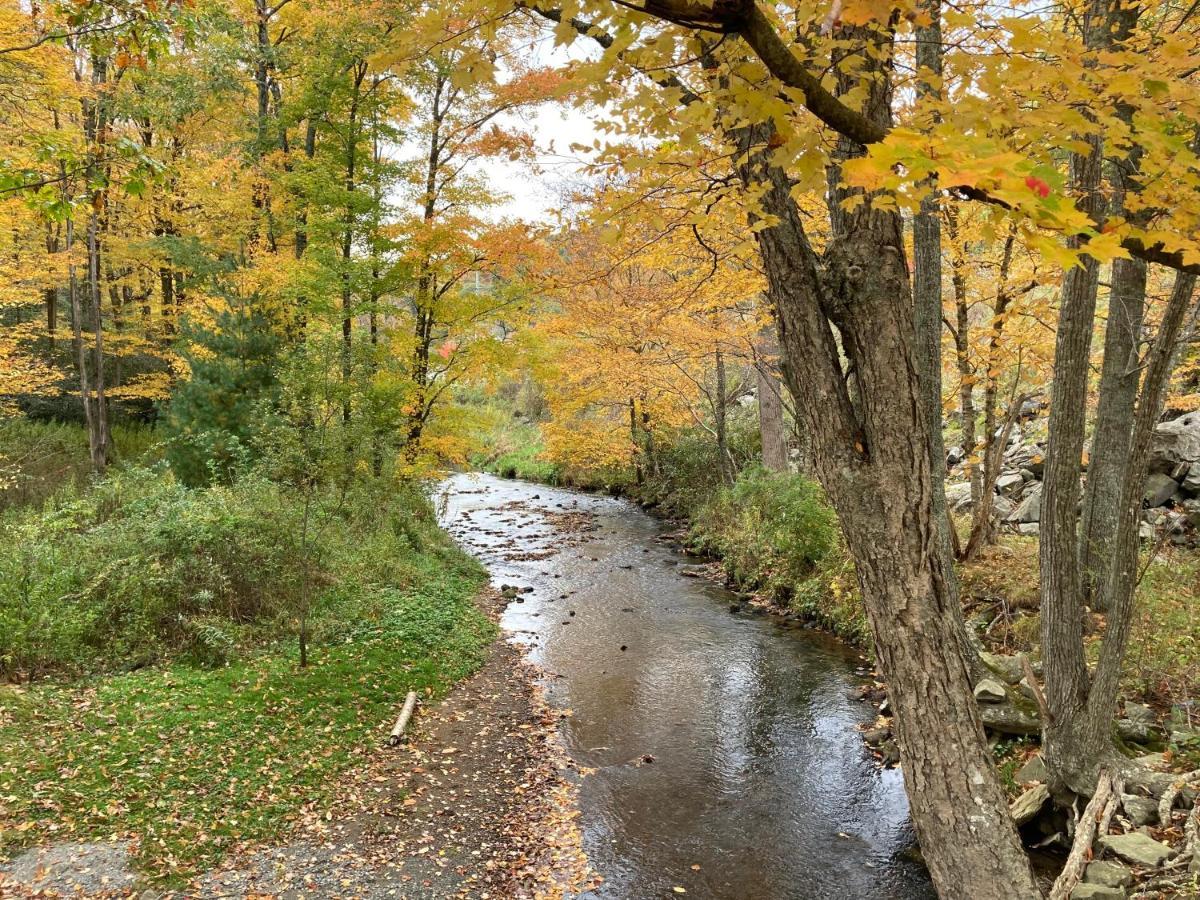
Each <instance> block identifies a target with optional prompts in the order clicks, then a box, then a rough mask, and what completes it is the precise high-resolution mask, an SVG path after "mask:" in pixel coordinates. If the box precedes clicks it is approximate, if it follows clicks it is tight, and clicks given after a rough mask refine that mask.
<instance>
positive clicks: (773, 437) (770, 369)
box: [754, 325, 788, 472]
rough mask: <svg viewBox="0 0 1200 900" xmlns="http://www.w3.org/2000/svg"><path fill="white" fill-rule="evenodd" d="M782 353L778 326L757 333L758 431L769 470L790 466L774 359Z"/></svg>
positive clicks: (755, 356) (779, 469)
mask: <svg viewBox="0 0 1200 900" xmlns="http://www.w3.org/2000/svg"><path fill="white" fill-rule="evenodd" d="M778 353H779V342H778V340H777V338H776V337H775V329H774V328H773V327H772V326H770V325H767V326H764V327H763V329H762V330H761V331H760V332H759V333H758V342H757V346H756V347H755V353H754V373H755V378H756V381H757V389H758V390H757V393H758V430H759V435H760V436H761V438H762V463H763V468H765V469H767V470H768V471H770V472H786V471H787V469H788V448H787V438H786V434H785V431H784V421H783V398H782V397H781V396H780V394H779V392H780V391H781V390H782V389H783V388H782V385H781V384H780V383H779V378H778V377H777V375H776V371H775V366H774V365H772V363H771V360H772V359H774V358H775V356H776V355H777V354H778Z"/></svg>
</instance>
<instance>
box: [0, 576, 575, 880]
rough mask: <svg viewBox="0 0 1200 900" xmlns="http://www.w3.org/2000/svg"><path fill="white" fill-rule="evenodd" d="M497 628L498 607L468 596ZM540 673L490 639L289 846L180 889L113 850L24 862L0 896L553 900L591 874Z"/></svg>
mask: <svg viewBox="0 0 1200 900" xmlns="http://www.w3.org/2000/svg"><path fill="white" fill-rule="evenodd" d="M479 603H480V605H481V606H482V607H483V608H484V611H485V612H486V613H487V614H488V615H489V616H490V617H491V618H492V619H493V620H495V619H498V617H499V615H500V612H501V611H502V610H503V606H504V603H505V601H504V600H503V599H502V598H501V597H500V596H499V595H498V594H496V593H495V592H493V591H488V592H485V593H484V594H483V595H482V596H481V597H480V598H479ZM537 676H538V673H537V672H536V670H534V669H533V667H531V666H530V665H528V664H527V663H526V662H525V661H524V660H523V658H522V654H521V651H520V649H519V648H516V647H514V646H512V645H511V644H509V643H508V642H507V641H506V640H505V638H504V636H503V635H502V636H500V637H499V638H498V639H497V640H496V641H495V642H494V644H493V645H492V647H491V650H490V654H489V656H488V659H487V661H486V662H485V663H484V665H483V667H482V668H481V669H480V670H479V671H478V672H477V673H476V674H475V675H473V676H472V677H470V678H468V679H466V680H465V681H463V682H461V683H460V684H458V685H456V686H455V687H454V688H453V689H452V690H451V692H450V693H449V694H448V695H447V696H446V697H445V698H444V699H443V700H442V701H441V702H439V703H437V704H435V705H432V706H430V707H428V708H418V713H417V715H416V716H415V717H414V719H413V722H412V724H411V725H410V731H411V738H410V741H409V742H408V743H406V744H403V745H401V746H399V747H395V748H391V747H387V746H380V747H378V748H377V749H376V750H375V751H374V752H373V753H372V754H371V755H370V758H369V761H368V762H367V763H366V764H365V765H363V766H360V767H358V768H356V769H353V770H351V771H350V772H348V773H346V774H345V775H344V776H343V777H342V778H341V779H340V780H339V783H338V785H337V786H336V788H335V791H334V798H333V800H332V802H330V803H328V804H325V805H324V807H323V808H324V809H326V810H328V812H326V813H324V814H322V813H320V812H319V811H317V810H315V809H314V810H312V811H310V812H309V813H308V814H307V815H306V817H305V818H304V819H303V820H302V822H301V823H300V825H299V827H298V828H297V829H296V831H295V832H294V833H293V835H292V838H291V840H290V841H289V843H287V844H285V845H282V846H277V847H271V848H265V849H255V850H252V851H247V852H246V853H244V854H241V855H235V856H234V857H233V858H232V859H231V860H230V862H229V863H228V864H227V866H226V867H225V868H223V869H221V870H220V871H218V872H214V873H211V874H209V875H206V876H205V877H203V878H201V879H199V880H198V881H197V882H195V883H194V884H192V885H191V886H189V887H188V888H187V889H185V890H182V891H176V892H173V893H170V894H167V895H162V894H160V893H159V892H157V891H154V890H146V889H145V884H144V883H141V880H140V879H139V878H138V877H137V875H136V873H135V872H133V871H132V869H131V868H130V861H129V856H128V853H127V851H126V849H125V848H123V847H120V846H117V845H111V844H71V845H61V846H58V847H50V848H43V849H40V850H34V851H30V853H28V854H26V857H27V858H26V859H24V860H18V861H15V863H14V865H13V867H12V872H11V874H12V875H14V876H16V877H17V878H18V883H17V884H14V883H13V882H12V881H4V880H3V877H2V876H0V896H3V897H5V898H8V897H18V896H20V897H56V896H63V897H106V898H107V897H139V898H142V900H149V898H157V900H166V898H168V897H169V898H205V900H216V898H268V897H270V898H281V900H282V898H396V900H418V898H439V900H440V898H452V897H471V898H481V900H482V898H556V897H564V896H569V895H571V894H573V893H574V892H575V891H576V890H577V889H578V888H579V887H580V886H581V885H582V884H583V883H584V882H585V881H586V879H587V878H588V877H589V873H588V871H587V865H586V861H585V859H584V856H583V852H582V849H581V841H580V834H579V831H578V828H577V827H576V824H575V819H576V813H575V811H574V810H575V788H574V778H575V774H576V773H574V772H573V771H572V766H571V763H570V760H569V759H568V757H567V756H566V754H565V753H563V752H562V750H561V747H560V745H559V740H558V727H557V714H556V713H554V712H553V711H552V710H551V709H550V708H549V707H548V706H547V705H546V703H545V702H544V701H543V699H542V697H541V692H540V689H539V688H538V687H537V684H536V681H537Z"/></svg>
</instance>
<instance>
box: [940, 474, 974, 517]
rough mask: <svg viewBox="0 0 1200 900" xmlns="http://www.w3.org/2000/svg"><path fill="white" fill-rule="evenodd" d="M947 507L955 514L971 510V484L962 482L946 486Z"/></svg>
mask: <svg viewBox="0 0 1200 900" xmlns="http://www.w3.org/2000/svg"><path fill="white" fill-rule="evenodd" d="M946 505H947V506H948V507H950V509H952V510H953V511H954V512H962V511H963V510H964V509H970V508H971V483H970V482H969V481H962V482H958V483H956V484H948V485H946Z"/></svg>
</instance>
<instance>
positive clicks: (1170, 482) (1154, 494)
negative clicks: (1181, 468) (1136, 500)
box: [1142, 472, 1179, 509]
mask: <svg viewBox="0 0 1200 900" xmlns="http://www.w3.org/2000/svg"><path fill="white" fill-rule="evenodd" d="M1178 492H1179V485H1178V484H1177V483H1176V481H1175V479H1174V478H1172V477H1171V476H1170V475H1166V474H1164V473H1162V472H1151V473H1150V476H1149V477H1148V478H1147V479H1146V490H1145V491H1144V492H1143V493H1142V502H1143V503H1144V504H1145V505H1146V506H1148V507H1149V508H1150V509H1155V508H1157V507H1159V506H1163V505H1164V504H1165V503H1167V501H1169V500H1170V499H1171V498H1172V497H1174V496H1175V495H1176V494H1177V493H1178Z"/></svg>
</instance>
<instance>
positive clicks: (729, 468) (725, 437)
mask: <svg viewBox="0 0 1200 900" xmlns="http://www.w3.org/2000/svg"><path fill="white" fill-rule="evenodd" d="M715 356H716V376H717V386H716V391H715V392H714V397H713V425H714V429H713V430H714V431H716V434H717V472H718V473H719V474H720V476H721V483H722V484H733V465H732V463H731V457H730V456H729V426H728V409H727V408H726V397H727V394H728V392H729V387H728V385H727V384H726V373H725V355H724V354H723V353H721V350H720V348H717V351H716V354H715Z"/></svg>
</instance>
